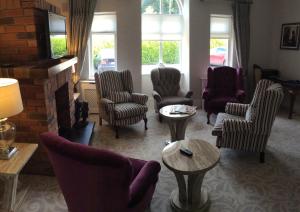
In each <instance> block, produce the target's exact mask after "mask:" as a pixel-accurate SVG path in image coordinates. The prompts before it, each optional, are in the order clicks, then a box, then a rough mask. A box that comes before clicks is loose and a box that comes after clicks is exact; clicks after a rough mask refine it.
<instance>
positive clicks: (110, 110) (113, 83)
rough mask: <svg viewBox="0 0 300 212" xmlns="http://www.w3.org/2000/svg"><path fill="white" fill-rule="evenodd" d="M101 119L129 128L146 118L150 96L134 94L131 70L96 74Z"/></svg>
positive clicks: (113, 124)
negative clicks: (128, 126)
mask: <svg viewBox="0 0 300 212" xmlns="http://www.w3.org/2000/svg"><path fill="white" fill-rule="evenodd" d="M95 82H96V88H97V95H98V106H99V118H100V119H104V120H106V121H107V122H108V123H109V124H110V125H112V126H127V125H130V124H135V123H137V122H139V121H140V120H142V119H144V118H146V112H147V111H148V108H147V106H146V103H147V101H148V96H147V95H145V94H138V93H132V92H133V83H132V77H131V73H130V71H129V70H125V71H121V72H118V71H106V72H102V73H100V74H98V73H96V74H95Z"/></svg>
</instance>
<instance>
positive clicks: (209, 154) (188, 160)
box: [162, 139, 220, 212]
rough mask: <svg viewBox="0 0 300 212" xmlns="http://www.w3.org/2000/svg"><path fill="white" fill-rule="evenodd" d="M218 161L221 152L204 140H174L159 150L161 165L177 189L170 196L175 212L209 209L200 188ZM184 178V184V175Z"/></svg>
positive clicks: (193, 211)
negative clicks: (188, 153)
mask: <svg viewBox="0 0 300 212" xmlns="http://www.w3.org/2000/svg"><path fill="white" fill-rule="evenodd" d="M182 147H183V148H187V149H189V150H191V151H192V152H193V156H192V157H188V156H185V155H183V154H182V153H180V148H182ZM219 160H220V152H219V150H218V149H217V148H216V147H214V146H213V145H211V144H209V143H208V142H206V141H202V140H197V139H190V140H182V141H176V142H173V143H171V144H169V145H168V146H166V147H165V148H164V149H163V151H162V161H163V163H164V164H165V165H166V166H167V167H168V168H169V169H170V170H171V171H173V172H174V174H175V177H176V180H177V183H178V189H175V190H174V191H173V192H172V194H171V197H170V203H171V206H172V207H173V208H174V209H175V211H180V212H199V211H204V210H206V209H207V208H208V207H209V198H208V193H207V191H206V190H205V189H204V188H201V187H202V181H203V178H204V175H205V173H206V172H207V171H208V170H210V169H212V168H213V167H214V166H215V165H216V164H217V163H218V162H219ZM185 175H187V182H186V180H185V178H184V176H185Z"/></svg>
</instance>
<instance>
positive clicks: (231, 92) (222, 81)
mask: <svg viewBox="0 0 300 212" xmlns="http://www.w3.org/2000/svg"><path fill="white" fill-rule="evenodd" d="M202 98H203V99H204V110H205V111H206V112H207V124H209V123H210V121H209V117H210V115H211V114H212V113H214V114H218V113H219V112H224V110H225V105H226V103H227V102H235V103H241V102H243V101H244V99H245V91H244V89H243V79H242V69H235V68H232V67H228V66H221V67H216V68H212V67H209V68H208V70H207V85H206V88H205V89H204V91H203V94H202Z"/></svg>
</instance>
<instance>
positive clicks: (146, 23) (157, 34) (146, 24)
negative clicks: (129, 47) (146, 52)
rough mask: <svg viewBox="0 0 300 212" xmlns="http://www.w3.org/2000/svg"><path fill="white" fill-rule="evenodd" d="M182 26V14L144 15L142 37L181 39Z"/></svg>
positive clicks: (149, 38)
mask: <svg viewBox="0 0 300 212" xmlns="http://www.w3.org/2000/svg"><path fill="white" fill-rule="evenodd" d="M182 26H183V25H182V16H180V15H142V39H143V40H180V39H181V37H182V32H183V27H182Z"/></svg>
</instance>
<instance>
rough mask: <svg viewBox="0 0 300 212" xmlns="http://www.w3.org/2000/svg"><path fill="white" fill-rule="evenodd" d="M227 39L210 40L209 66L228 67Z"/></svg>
mask: <svg viewBox="0 0 300 212" xmlns="http://www.w3.org/2000/svg"><path fill="white" fill-rule="evenodd" d="M228 41H229V39H219V38H213V39H210V64H211V65H228V50H229V46H228V44H229V42H228Z"/></svg>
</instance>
